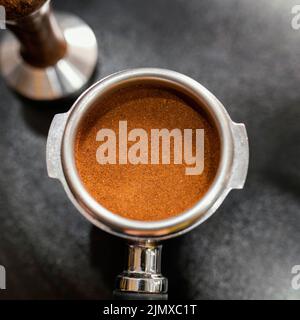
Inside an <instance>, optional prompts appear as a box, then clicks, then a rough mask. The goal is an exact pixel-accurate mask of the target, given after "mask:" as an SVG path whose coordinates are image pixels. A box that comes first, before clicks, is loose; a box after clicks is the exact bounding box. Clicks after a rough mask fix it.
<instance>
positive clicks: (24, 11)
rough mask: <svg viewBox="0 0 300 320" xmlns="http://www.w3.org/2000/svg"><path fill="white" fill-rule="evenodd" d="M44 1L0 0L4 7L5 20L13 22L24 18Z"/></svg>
mask: <svg viewBox="0 0 300 320" xmlns="http://www.w3.org/2000/svg"><path fill="white" fill-rule="evenodd" d="M45 2H46V0H0V5H2V6H4V7H5V11H6V18H7V19H8V20H15V19H19V18H22V17H25V16H27V15H29V14H31V13H33V12H34V11H36V10H37V9H39V8H40V7H41V6H42V5H43V4H44V3H45Z"/></svg>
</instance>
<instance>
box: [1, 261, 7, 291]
mask: <svg viewBox="0 0 300 320" xmlns="http://www.w3.org/2000/svg"><path fill="white" fill-rule="evenodd" d="M5 289H6V271H5V268H4V267H3V266H0V290H5Z"/></svg>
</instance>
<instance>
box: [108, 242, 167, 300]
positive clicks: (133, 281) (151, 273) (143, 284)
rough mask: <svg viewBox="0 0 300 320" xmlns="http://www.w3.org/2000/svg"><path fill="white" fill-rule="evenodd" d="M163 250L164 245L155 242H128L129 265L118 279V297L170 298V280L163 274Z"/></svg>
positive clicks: (115, 295) (116, 292) (125, 298)
mask: <svg viewBox="0 0 300 320" xmlns="http://www.w3.org/2000/svg"><path fill="white" fill-rule="evenodd" d="M161 251H162V246H161V245H160V244H158V243H155V242H149V241H144V242H137V243H129V244H128V255H127V257H128V259H127V266H126V269H125V270H124V271H123V272H122V273H121V274H120V275H119V276H118V277H117V281H116V290H115V291H114V297H115V298H116V299H120V300H167V299H168V280H167V278H165V277H164V276H163V275H162V274H161Z"/></svg>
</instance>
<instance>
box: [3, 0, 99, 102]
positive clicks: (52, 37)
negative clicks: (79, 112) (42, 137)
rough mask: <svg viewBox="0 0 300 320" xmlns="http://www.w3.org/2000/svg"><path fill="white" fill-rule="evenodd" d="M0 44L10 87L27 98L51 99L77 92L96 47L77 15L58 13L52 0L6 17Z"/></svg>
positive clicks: (86, 76)
mask: <svg viewBox="0 0 300 320" xmlns="http://www.w3.org/2000/svg"><path fill="white" fill-rule="evenodd" d="M7 18H8V20H7V23H6V25H7V27H8V29H9V30H10V31H11V32H12V34H9V33H7V34H6V35H5V36H4V39H3V41H2V43H1V47H0V71H1V74H2V76H3V77H4V79H5V80H6V82H7V84H8V85H9V87H11V88H12V89H13V90H14V91H16V92H17V93H18V94H20V95H21V96H24V97H25V98H28V99H32V100H38V101H43V100H44V101H49V100H50V101H51V100H58V99H62V98H66V97H69V96H72V95H76V94H78V93H79V92H80V91H81V90H82V89H84V88H85V87H86V86H87V85H88V83H89V80H90V78H91V77H92V75H93V72H94V70H95V67H96V64H97V60H98V46H97V41H96V37H95V35H94V33H93V31H92V30H91V28H90V27H89V26H88V25H87V24H86V23H85V22H83V21H82V20H81V19H80V18H78V17H76V16H73V15H69V14H65V13H64V14H61V13H58V14H56V15H54V13H53V11H52V9H51V1H50V0H48V1H45V3H44V4H42V6H40V7H39V8H37V9H36V10H34V11H33V12H31V13H30V14H28V15H25V16H17V17H14V16H13V17H9V16H8V17H7Z"/></svg>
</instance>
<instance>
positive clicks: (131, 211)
mask: <svg viewBox="0 0 300 320" xmlns="http://www.w3.org/2000/svg"><path fill="white" fill-rule="evenodd" d="M120 120H127V122H128V132H129V131H130V130H132V129H135V128H143V129H145V130H146V131H147V132H148V135H149V136H150V130H151V129H162V128H167V129H169V130H171V129H174V128H179V129H181V130H183V129H204V130H205V131H204V132H205V140H204V143H205V157H204V159H205V162H204V171H203V173H202V174H201V175H194V176H192V175H186V174H185V168H186V165H185V164H184V163H183V164H180V165H178V164H176V165H175V164H172V161H171V164H170V165H162V164H159V165H152V164H138V165H132V164H126V165H119V164H115V165H113V164H105V165H100V164H98V162H97V161H96V150H97V148H98V147H99V145H100V142H97V141H96V135H97V132H98V131H99V130H100V129H103V128H109V129H112V130H114V131H115V132H116V133H117V134H118V133H119V130H118V129H119V121H120ZM171 145H172V144H171ZM128 146H130V144H129V143H128ZM117 150H118V145H117ZM117 154H118V153H117ZM149 154H150V153H149ZM171 155H172V154H171ZM172 157H173V155H172ZM75 158H76V165H77V170H78V173H79V175H80V177H81V179H82V182H83V184H84V186H85V187H86V189H87V190H88V192H89V193H90V194H91V195H92V196H93V197H94V199H96V200H97V201H98V202H99V203H100V204H101V205H103V206H104V207H105V208H107V209H109V210H110V211H112V212H114V213H115V214H118V215H121V216H123V217H126V218H130V219H134V220H143V221H150V220H161V219H165V218H169V217H173V216H176V215H178V214H180V213H182V212H183V211H185V210H187V209H189V208H191V207H192V206H193V205H194V204H195V203H196V202H198V200H199V199H200V198H201V197H203V196H204V194H205V193H206V192H207V190H208V188H209V187H210V185H211V183H212V182H213V180H214V177H215V175H216V172H217V169H218V165H219V160H220V140H219V136H218V132H217V129H216V128H215V126H214V125H212V123H211V121H210V120H209V118H208V117H207V116H206V114H204V113H203V112H201V113H198V112H196V111H195V110H194V109H193V108H192V107H191V102H187V101H186V99H184V98H183V97H181V96H179V95H178V94H177V93H176V92H174V91H171V90H168V89H162V88H158V87H154V86H151V85H149V86H148V85H142V86H137V85H136V86H132V87H129V88H123V89H120V90H119V91H117V92H115V93H113V94H111V95H109V96H107V97H105V98H104V99H103V100H102V101H101V102H99V103H98V105H96V106H95V107H94V108H93V109H92V110H91V111H90V112H89V113H88V115H87V116H86V117H85V118H84V119H83V120H82V122H81V124H80V128H79V130H78V133H77V137H76V143H75ZM117 163H118V162H117Z"/></svg>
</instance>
